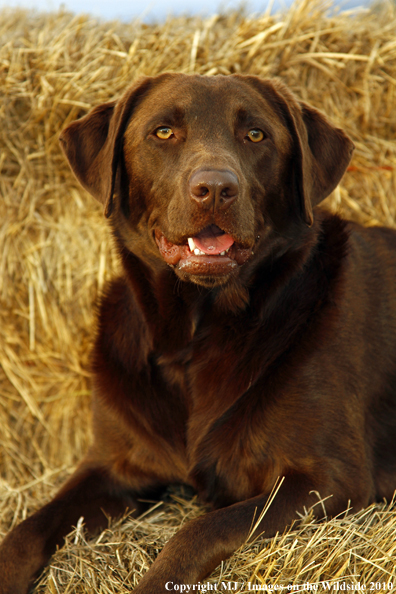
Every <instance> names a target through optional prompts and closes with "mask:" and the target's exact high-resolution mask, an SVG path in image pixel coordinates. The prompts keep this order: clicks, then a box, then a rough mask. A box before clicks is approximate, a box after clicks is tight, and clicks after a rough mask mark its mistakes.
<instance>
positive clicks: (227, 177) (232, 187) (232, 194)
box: [189, 169, 239, 210]
mask: <svg viewBox="0 0 396 594" xmlns="http://www.w3.org/2000/svg"><path fill="white" fill-rule="evenodd" d="M189 191H190V196H191V198H192V200H195V201H196V202H197V204H198V205H199V206H200V207H201V208H205V209H207V210H222V209H225V208H228V207H229V206H231V204H232V203H233V202H234V200H236V198H237V196H238V192H239V182H238V178H237V176H236V175H235V173H232V171H227V170H225V171H224V170H213V169H199V170H198V171H196V172H195V173H193V174H192V176H191V178H190V181H189Z"/></svg>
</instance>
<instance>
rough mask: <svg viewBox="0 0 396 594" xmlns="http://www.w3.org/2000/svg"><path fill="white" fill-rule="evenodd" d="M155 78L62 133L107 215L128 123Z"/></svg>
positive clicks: (72, 163)
mask: <svg viewBox="0 0 396 594" xmlns="http://www.w3.org/2000/svg"><path fill="white" fill-rule="evenodd" d="M153 80H154V79H153V78H150V77H145V78H143V79H140V80H139V81H138V82H137V83H136V84H135V85H133V86H132V87H130V88H129V89H128V90H127V92H126V93H125V94H124V95H123V96H122V97H121V98H120V100H119V101H112V102H109V103H103V104H102V105H99V106H98V107H95V108H94V109H93V110H92V111H90V112H89V113H88V114H87V115H86V116H84V117H82V118H81V119H79V120H77V121H75V122H72V123H71V124H70V125H69V126H67V128H65V129H64V130H63V131H62V133H61V135H60V137H59V141H60V143H61V146H62V149H63V151H64V153H65V155H66V157H67V160H68V161H69V164H70V167H71V169H72V171H73V173H74V174H75V176H76V177H77V179H78V181H79V182H80V183H81V185H82V186H83V187H84V188H85V189H86V190H88V192H89V193H90V194H91V195H92V196H93V197H94V198H96V200H99V202H101V203H102V204H103V205H104V214H105V216H106V217H109V216H110V215H111V212H112V209H113V194H114V188H115V181H116V174H117V169H118V163H119V159H120V156H121V153H122V147H123V139H124V133H125V130H126V127H127V125H128V122H129V119H130V117H131V114H132V112H133V110H134V108H135V106H136V105H137V104H138V103H139V101H140V100H141V98H142V97H144V95H145V94H146V92H147V91H148V89H149V88H150V87H151V85H152V83H153Z"/></svg>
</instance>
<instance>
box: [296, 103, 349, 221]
mask: <svg viewBox="0 0 396 594" xmlns="http://www.w3.org/2000/svg"><path fill="white" fill-rule="evenodd" d="M290 111H291V113H292V117H293V124H292V128H294V131H295V134H296V144H297V146H298V153H299V154H298V153H297V155H296V157H297V164H296V165H297V172H296V180H295V182H296V185H297V189H298V192H299V194H300V200H301V207H302V211H303V216H304V218H305V222H306V223H307V225H309V226H311V225H312V223H313V213H312V208H313V207H314V206H315V205H316V204H319V202H321V201H322V200H324V199H325V198H326V197H327V196H328V195H329V194H330V193H331V192H332V191H333V190H334V189H335V188H336V187H337V185H338V184H339V182H340V180H341V178H342V176H343V175H344V173H345V171H346V168H347V167H348V165H349V162H350V160H351V157H352V153H353V150H354V148H355V145H354V144H353V142H352V140H351V139H350V138H349V137H348V136H347V135H346V134H345V132H344V131H343V130H341V128H336V127H335V126H333V124H332V123H331V122H330V121H329V120H328V119H327V118H326V116H324V115H323V114H322V113H321V112H320V111H318V110H317V109H315V108H313V107H311V106H310V105H308V104H307V103H304V102H302V101H301V102H299V103H298V108H297V109H295V108H294V109H291V110H290ZM293 111H294V114H293Z"/></svg>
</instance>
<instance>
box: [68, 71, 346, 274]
mask: <svg viewBox="0 0 396 594" xmlns="http://www.w3.org/2000/svg"><path fill="white" fill-rule="evenodd" d="M61 144H62V146H63V149H64V151H65V154H66V156H67V158H68V160H69V163H70V166H71V168H72V170H73V171H74V173H75V175H76V177H77V178H78V180H79V181H80V182H81V184H82V185H83V186H84V187H85V188H86V189H87V190H88V191H89V192H90V193H91V194H92V195H93V196H94V197H95V198H96V199H97V200H99V201H100V202H102V203H103V205H104V210H105V214H106V216H107V217H111V220H112V222H113V227H114V229H115V232H116V234H117V235H118V236H119V237H120V238H121V241H122V242H123V244H124V245H125V246H126V247H127V248H128V249H130V250H131V251H132V252H135V253H137V255H139V256H140V257H143V258H145V259H146V260H147V261H150V262H151V263H152V264H153V265H154V266H157V267H158V266H165V265H166V264H167V265H171V266H172V267H173V268H174V270H175V272H176V274H177V275H179V276H180V277H181V278H182V279H183V280H191V281H193V282H195V283H197V284H202V285H205V286H216V285H222V284H224V283H227V281H229V280H230V279H231V278H235V277H237V276H238V275H240V274H241V271H243V270H246V268H249V266H250V265H251V263H253V265H254V262H255V261H258V260H260V258H261V257H262V254H263V253H267V254H268V252H269V251H270V246H271V244H272V242H274V241H275V239H274V238H275V237H276V238H278V239H277V240H278V241H279V238H282V237H283V238H285V241H289V240H290V238H292V237H296V236H298V235H299V234H301V233H306V232H307V229H308V228H309V227H310V226H311V225H312V224H313V216H314V215H313V207H314V206H315V205H316V204H318V203H319V202H320V201H321V200H323V199H324V198H325V197H326V196H328V195H329V194H330V192H331V191H332V190H333V189H334V188H335V187H336V185H337V184H338V182H339V181H340V179H341V177H342V175H343V173H344V171H345V169H346V167H347V165H348V163H349V160H350V157H351V154H352V151H353V144H352V142H351V141H350V140H349V138H348V137H347V136H346V134H344V132H343V131H342V130H340V129H338V128H335V127H334V126H333V125H332V124H331V123H330V122H329V121H328V120H327V119H326V118H325V116H323V115H322V114H321V113H320V112H318V111H317V110H315V109H313V108H312V107H310V106H309V105H307V104H305V103H302V102H299V101H297V100H296V99H295V97H294V96H293V95H292V94H291V93H290V92H289V91H288V90H287V88H286V87H285V86H284V85H283V84H281V83H280V82H278V81H271V80H262V79H259V78H257V77H253V76H240V75H232V76H216V77H205V76H198V75H192V76H188V75H183V74H162V75H160V76H157V77H153V78H150V77H147V78H144V79H142V80H140V81H138V82H137V83H136V84H135V85H134V86H132V87H131V88H130V89H128V90H127V92H126V93H125V94H124V96H123V97H121V99H120V100H119V101H115V102H111V103H106V104H104V105H100V106H99V107H96V108H95V109H93V110H92V111H91V112H90V113H89V114H88V115H86V116H85V117H83V118H81V119H80V120H78V121H76V122H74V123H72V124H71V125H70V126H68V127H67V128H66V129H65V130H64V131H63V132H62V135H61ZM260 254H261V255H260Z"/></svg>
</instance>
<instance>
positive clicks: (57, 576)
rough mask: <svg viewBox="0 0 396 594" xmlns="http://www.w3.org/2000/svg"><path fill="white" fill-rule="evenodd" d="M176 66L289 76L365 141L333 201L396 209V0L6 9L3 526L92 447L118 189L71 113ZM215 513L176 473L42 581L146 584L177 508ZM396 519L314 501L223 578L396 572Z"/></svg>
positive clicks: (294, 580) (382, 212)
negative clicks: (97, 313)
mask: <svg viewBox="0 0 396 594" xmlns="http://www.w3.org/2000/svg"><path fill="white" fill-rule="evenodd" d="M166 70H176V71H179V72H197V73H201V74H208V75H213V74H218V73H220V74H228V73H232V72H242V73H251V74H259V75H262V76H279V77H281V79H282V80H283V81H284V82H286V84H288V85H289V86H290V87H291V88H292V89H293V90H294V91H295V92H296V93H297V94H298V96H300V97H301V98H303V99H306V100H308V101H310V102H311V103H312V104H313V105H315V106H317V107H319V108H322V109H323V110H324V111H325V112H326V113H327V114H328V115H329V116H330V117H331V118H332V119H333V121H335V122H336V123H337V124H338V125H339V126H341V127H343V128H345V129H346V130H347V132H348V133H349V134H350V136H351V137H352V139H353V140H354V142H355V144H356V151H355V156H354V159H353V162H352V164H351V167H350V169H349V171H348V172H347V174H346V175H345V177H344V179H343V182H342V184H341V186H340V187H339V188H338V189H337V190H336V191H335V192H334V194H333V195H332V196H331V198H330V199H328V201H327V202H328V205H329V207H330V208H333V209H337V210H339V211H341V212H342V213H343V214H345V215H346V216H348V217H351V218H353V219H355V220H358V221H360V222H363V223H365V224H379V223H384V224H388V225H395V222H396V143H395V136H396V109H395V105H396V14H395V5H394V4H388V3H383V4H380V5H377V6H374V7H373V8H372V9H371V10H369V11H368V10H365V11H360V12H359V11H358V12H355V13H343V14H333V15H330V14H329V13H328V12H327V7H326V5H324V4H323V3H322V4H321V3H318V2H314V1H310V0H307V1H302V2H299V3H297V4H295V5H293V6H292V8H291V9H290V10H288V11H287V12H285V13H282V14H278V15H275V16H270V15H263V16H257V17H254V18H248V17H247V16H246V15H244V14H243V12H240V13H238V12H233V13H230V14H225V15H215V16H212V17H210V18H208V19H206V20H202V19H198V18H170V19H168V20H167V21H166V22H165V23H162V24H160V25H150V26H148V25H145V24H142V23H140V22H139V21H136V22H134V23H131V24H121V23H118V22H114V23H101V22H98V21H96V20H93V19H91V18H89V17H86V16H72V15H70V14H68V13H62V12H61V13H58V14H54V15H40V14H34V13H28V12H21V11H18V10H12V11H9V10H5V11H2V12H1V13H0V96H1V102H0V191H1V197H2V198H1V202H0V216H1V221H2V223H1V226H0V299H1V311H0V319H1V324H0V335H1V339H0V363H1V369H0V452H1V453H0V467H1V483H0V493H1V499H0V531H1V535H3V534H5V532H7V531H8V530H9V528H11V527H12V526H14V525H15V524H16V523H17V522H19V521H20V520H21V519H23V518H24V517H26V515H27V514H28V513H31V512H32V511H33V510H35V509H37V508H38V507H39V506H40V505H41V504H42V503H44V502H45V501H47V500H48V499H49V498H50V496H51V495H52V494H53V493H54V492H55V490H56V488H57V487H58V486H59V485H60V483H61V482H62V481H63V480H64V479H65V478H66V477H67V476H68V475H69V474H70V473H71V472H72V470H73V467H74V465H75V463H76V461H77V460H78V459H80V458H81V456H82V455H83V453H84V451H85V450H86V448H87V444H88V443H89V441H90V435H89V430H88V429H87V423H86V418H87V417H89V415H90V409H89V402H90V383H89V373H88V354H89V350H90V344H91V336H92V327H93V323H94V322H93V319H94V303H95V301H96V298H97V295H98V293H99V292H100V291H101V288H102V286H103V284H104V283H105V282H106V280H107V279H108V278H110V277H111V276H112V274H114V271H116V269H117V260H116V258H115V255H114V253H113V252H112V247H111V240H110V236H109V233H108V231H107V228H106V224H105V221H104V219H103V216H102V212H101V207H100V205H98V204H97V203H95V201H93V200H92V199H91V198H90V197H89V196H88V195H87V194H85V193H84V192H83V191H82V190H81V188H80V187H79V186H78V184H77V183H76V181H75V180H74V178H73V176H72V174H71V173H70V171H69V169H68V167H67V165H66V163H65V160H64V159H63V157H62V155H61V153H60V150H59V146H58V134H59V131H60V130H61V128H63V127H64V126H65V125H66V124H67V123H68V122H70V121H72V120H73V119H75V118H77V117H79V116H81V115H82V114H84V113H86V112H87V110H88V109H90V108H91V107H92V106H94V105H96V104H98V103H100V102H103V101H107V100H109V99H112V98H114V97H116V96H118V95H119V93H120V92H122V91H123V90H124V88H125V87H126V86H127V85H128V84H130V83H131V82H133V81H134V80H135V79H137V78H138V77H139V76H141V75H143V74H145V75H147V74H150V75H154V74H158V73H160V72H163V71H166ZM379 289H380V288H379ZM199 513H202V508H201V507H199V506H198V504H197V503H196V502H195V500H191V499H189V498H185V497H184V496H183V494H180V492H179V491H176V492H174V493H173V494H171V496H170V497H169V501H168V502H166V503H164V504H162V505H160V506H159V507H158V508H157V509H156V510H155V511H154V512H153V513H152V514H151V515H149V516H147V517H145V518H143V519H141V520H139V521H138V522H137V521H135V520H133V519H131V518H126V519H125V520H124V521H123V522H113V523H112V524H110V526H109V529H108V530H106V531H105V532H104V533H103V534H101V535H100V536H99V537H98V538H96V539H92V540H90V541H86V537H85V535H84V530H83V527H82V525H81V524H79V526H78V527H77V528H76V531H75V532H74V533H72V534H71V535H70V536H69V537H68V541H67V545H66V547H65V548H64V549H62V550H61V551H59V552H58V553H57V555H56V556H55V557H54V559H53V561H52V563H51V566H50V567H49V568H48V569H47V571H46V573H45V574H44V576H43V577H42V579H41V582H40V585H39V586H37V589H36V592H41V593H42V592H51V593H59V594H61V593H66V592H76V593H77V592H78V593H79V592H87V593H88V592H103V593H105V592H106V593H108V592H120V591H123V586H124V591H125V588H126V589H127V590H129V589H130V587H128V584H133V583H135V582H136V581H138V580H139V578H140V576H141V575H142V574H143V573H144V572H145V571H146V570H147V568H148V567H149V565H150V563H151V562H152V559H153V558H154V557H155V555H156V554H157V552H158V550H160V548H161V547H162V546H163V543H164V542H166V540H168V538H169V537H170V536H171V535H172V534H173V533H174V531H175V530H176V528H177V526H179V525H180V524H181V523H183V522H184V521H186V520H188V519H189V518H190V517H193V516H195V515H197V514H199ZM395 533H396V516H395V514H394V512H392V511H391V510H390V509H389V508H387V507H386V506H380V505H379V506H373V507H371V508H369V509H368V510H365V511H363V512H361V513H360V514H358V515H355V516H354V515H351V514H348V515H347V516H346V517H344V518H339V519H333V520H331V521H329V522H328V523H319V524H317V523H315V521H314V520H313V519H312V517H311V516H310V515H309V514H308V515H307V516H306V517H305V518H303V520H302V521H301V522H300V523H299V524H298V525H296V526H295V528H294V530H293V531H291V532H288V533H286V534H285V535H282V536H279V537H278V538H277V539H275V540H273V541H259V542H257V543H256V544H255V545H254V546H249V547H245V548H243V549H242V550H241V551H238V552H237V553H236V554H235V555H234V556H233V557H232V559H231V560H229V561H228V562H226V563H224V564H223V565H222V567H221V568H219V569H218V570H217V572H216V573H215V574H214V576H213V577H212V578H211V579H210V582H211V583H212V584H215V583H217V582H218V583H219V584H220V583H221V581H226V582H228V581H236V582H239V586H238V588H237V590H242V591H246V590H247V586H246V585H245V586H242V582H245V583H246V582H251V583H252V584H253V583H256V584H267V585H268V584H272V585H275V584H278V585H282V584H283V585H286V586H287V585H288V584H294V585H296V584H306V583H307V582H311V583H315V584H318V583H319V582H322V581H326V580H327V581H328V580H338V581H341V582H343V581H344V582H346V583H348V584H353V583H358V582H361V583H365V584H366V586H367V588H370V582H374V583H379V582H381V583H382V582H385V583H386V584H388V583H389V582H392V581H393V582H394V583H395V584H396V570H395V568H394V565H395V563H394V559H395V558H396V551H395V549H396V541H395V537H394V535H395ZM392 558H393V561H392ZM219 588H220V586H219ZM319 589H320V587H319ZM395 589H396V585H395Z"/></svg>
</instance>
